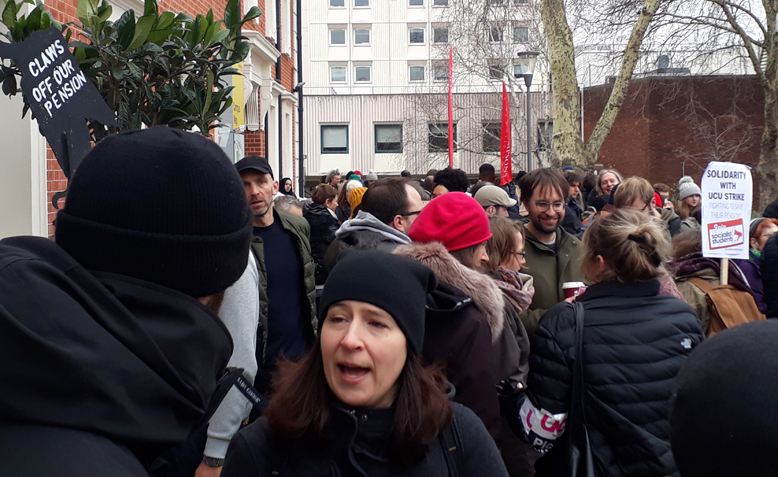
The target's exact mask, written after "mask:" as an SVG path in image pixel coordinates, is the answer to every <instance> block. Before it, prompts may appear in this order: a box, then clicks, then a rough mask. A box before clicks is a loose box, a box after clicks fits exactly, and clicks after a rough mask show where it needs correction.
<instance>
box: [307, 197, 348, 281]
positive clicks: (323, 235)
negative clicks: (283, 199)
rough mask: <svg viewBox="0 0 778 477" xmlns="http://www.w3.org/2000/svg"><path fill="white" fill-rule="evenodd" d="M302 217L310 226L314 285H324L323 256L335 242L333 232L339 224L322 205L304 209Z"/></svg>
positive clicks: (324, 268) (325, 277)
mask: <svg viewBox="0 0 778 477" xmlns="http://www.w3.org/2000/svg"><path fill="white" fill-rule="evenodd" d="M303 217H305V220H307V221H308V224H309V225H310V226H311V258H313V263H314V265H315V266H316V284H317V285H324V282H325V281H326V280H327V276H328V275H329V272H328V271H327V267H325V266H324V255H325V254H326V253H327V247H329V246H330V244H331V243H332V241H333V240H335V232H337V231H338V228H340V222H338V219H336V218H335V217H333V216H332V214H331V213H330V211H329V210H328V209H327V206H326V205H323V204H311V205H310V206H308V207H306V208H305V210H304V211H303Z"/></svg>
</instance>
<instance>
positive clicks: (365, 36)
mask: <svg viewBox="0 0 778 477" xmlns="http://www.w3.org/2000/svg"><path fill="white" fill-rule="evenodd" d="M354 44H355V45H369V44H370V29H369V28H358V29H356V30H354Z"/></svg>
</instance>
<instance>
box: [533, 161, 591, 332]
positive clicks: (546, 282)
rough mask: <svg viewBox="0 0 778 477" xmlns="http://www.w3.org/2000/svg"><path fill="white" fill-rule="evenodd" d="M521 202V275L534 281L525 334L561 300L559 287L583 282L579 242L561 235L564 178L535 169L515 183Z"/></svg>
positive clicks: (550, 170)
mask: <svg viewBox="0 0 778 477" xmlns="http://www.w3.org/2000/svg"><path fill="white" fill-rule="evenodd" d="M519 189H521V197H520V199H521V202H522V203H523V204H524V207H526V208H527V211H528V212H529V223H528V224H526V235H527V236H526V240H525V249H524V252H525V254H526V255H525V258H526V261H527V263H526V265H524V266H523V267H522V269H521V271H522V272H524V273H527V274H529V275H532V276H533V277H534V279H535V296H534V297H533V299H532V304H531V305H530V307H529V309H528V310H527V311H526V312H525V313H524V314H523V315H522V321H523V322H524V326H525V328H527V333H528V334H529V336H530V337H532V335H533V334H534V333H535V330H536V329H537V327H538V322H539V321H540V317H541V316H543V313H545V312H546V310H548V309H549V308H551V307H552V306H554V305H556V304H557V303H559V302H561V301H563V300H564V299H565V294H564V292H563V291H562V284H563V283H565V282H577V281H582V280H583V273H582V272H581V262H582V260H583V256H584V252H583V247H582V245H581V241H580V240H578V239H577V238H575V237H574V236H572V235H570V234H569V233H567V232H565V230H564V229H563V228H562V220H563V219H564V218H565V197H566V196H567V193H568V189H569V187H568V184H567V180H565V177H564V176H563V175H562V174H561V173H560V172H558V171H556V170H553V169H535V170H534V171H532V172H530V173H529V174H527V175H525V176H524V177H522V178H521V179H520V180H519Z"/></svg>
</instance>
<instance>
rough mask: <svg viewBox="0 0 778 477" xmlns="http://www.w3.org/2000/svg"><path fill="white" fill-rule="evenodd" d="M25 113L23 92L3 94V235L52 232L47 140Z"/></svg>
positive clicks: (0, 221)
mask: <svg viewBox="0 0 778 477" xmlns="http://www.w3.org/2000/svg"><path fill="white" fill-rule="evenodd" d="M21 112H22V99H21V95H17V96H16V97H14V98H8V97H6V96H5V95H0V144H2V145H3V151H2V153H0V238H3V237H12V236H15V235H37V236H41V237H45V236H47V235H48V226H47V223H46V222H47V212H48V209H47V200H46V156H45V154H46V141H45V140H44V139H43V137H42V136H41V135H40V133H39V132H38V123H37V122H36V121H35V120H32V119H30V115H29V114H28V115H27V117H26V118H24V119H20V117H21Z"/></svg>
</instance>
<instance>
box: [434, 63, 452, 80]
mask: <svg viewBox="0 0 778 477" xmlns="http://www.w3.org/2000/svg"><path fill="white" fill-rule="evenodd" d="M432 73H433V78H434V79H435V81H448V65H438V66H435V68H433V70H432Z"/></svg>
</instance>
